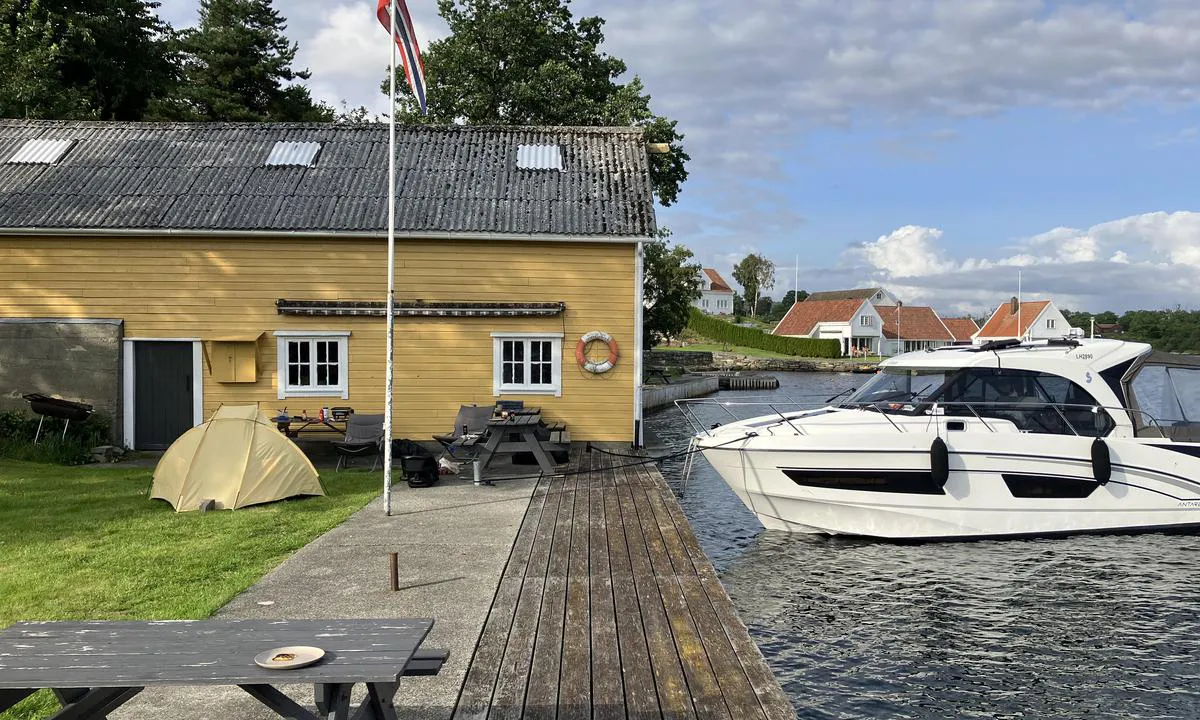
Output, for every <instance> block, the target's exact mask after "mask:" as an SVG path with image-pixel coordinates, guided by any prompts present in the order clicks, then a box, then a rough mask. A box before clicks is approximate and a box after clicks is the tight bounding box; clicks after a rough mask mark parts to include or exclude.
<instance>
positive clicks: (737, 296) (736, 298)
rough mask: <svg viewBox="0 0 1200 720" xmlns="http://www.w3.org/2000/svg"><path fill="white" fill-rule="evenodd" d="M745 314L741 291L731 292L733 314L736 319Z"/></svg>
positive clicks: (744, 300)
mask: <svg viewBox="0 0 1200 720" xmlns="http://www.w3.org/2000/svg"><path fill="white" fill-rule="evenodd" d="M745 314H746V299H745V298H744V297H742V295H741V293H734V294H733V316H734V318H735V319H737V320H739V321H740V320H741V316H742V315H745Z"/></svg>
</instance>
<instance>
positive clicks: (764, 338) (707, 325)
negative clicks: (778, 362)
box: [688, 308, 842, 358]
mask: <svg viewBox="0 0 1200 720" xmlns="http://www.w3.org/2000/svg"><path fill="white" fill-rule="evenodd" d="M688 327H689V328H691V329H692V330H694V331H695V332H696V333H697V334H698V335H703V336H704V337H706V338H709V339H711V340H715V341H716V342H721V343H728V344H730V345H738V346H741V347H752V348H758V349H759V350H770V351H771V352H777V353H782V354H784V355H796V356H799V357H819V358H835V357H841V356H842V352H841V350H842V348H841V343H840V342H838V341H837V340H817V339H815V338H796V337H783V336H780V335H772V334H771V333H766V332H763V331H762V330H759V329H757V328H745V327H739V326H737V325H734V324H733V323H729V322H725V321H724V320H719V319H717V318H715V317H712V316H711V315H705V314H704V313H702V312H700V311H699V310H697V309H696V308H692V315H691V317H690V318H689V319H688Z"/></svg>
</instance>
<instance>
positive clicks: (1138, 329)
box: [1062, 307, 1200, 353]
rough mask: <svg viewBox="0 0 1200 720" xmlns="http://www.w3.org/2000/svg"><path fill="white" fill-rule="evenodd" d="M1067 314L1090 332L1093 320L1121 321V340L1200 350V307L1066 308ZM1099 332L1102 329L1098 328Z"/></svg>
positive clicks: (1074, 323) (1184, 350)
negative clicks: (1123, 310) (1124, 310)
mask: <svg viewBox="0 0 1200 720" xmlns="http://www.w3.org/2000/svg"><path fill="white" fill-rule="evenodd" d="M1062 313H1063V316H1064V317H1065V318H1066V319H1067V322H1068V323H1070V324H1071V326H1072V327H1077V328H1081V329H1082V330H1083V332H1084V335H1085V336H1086V335H1087V334H1088V333H1089V332H1090V331H1091V320H1092V318H1093V317H1094V318H1095V320H1096V324H1097V325H1100V324H1119V325H1120V326H1121V332H1120V334H1119V335H1116V336H1114V337H1117V338H1119V339H1121V340H1132V341H1134V342H1144V343H1150V344H1151V345H1153V346H1154V349H1155V350H1164V351H1166V352H1181V353H1200V311H1198V310H1184V309H1183V308H1178V307H1177V308H1175V309H1173V310H1130V311H1129V312H1127V313H1125V314H1124V315H1121V316H1120V317H1118V316H1117V314H1116V313H1115V312H1112V311H1111V310H1106V311H1104V312H1101V313H1096V314H1095V315H1093V314H1092V313H1087V312H1075V311H1072V310H1063V311H1062ZM1097 332H1099V330H1097Z"/></svg>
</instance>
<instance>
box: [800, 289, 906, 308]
mask: <svg viewBox="0 0 1200 720" xmlns="http://www.w3.org/2000/svg"><path fill="white" fill-rule="evenodd" d="M808 299H809V300H870V301H871V304H872V305H874V306H876V307H879V306H880V305H898V304H899V303H900V298H898V297H896V296H895V295H893V294H892V293H891V292H890V291H889V290H887V289H886V288H881V287H867V288H854V289H853V290H821V291H818V292H814V293H810V294H809V296H808Z"/></svg>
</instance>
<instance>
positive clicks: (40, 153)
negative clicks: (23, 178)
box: [8, 138, 75, 165]
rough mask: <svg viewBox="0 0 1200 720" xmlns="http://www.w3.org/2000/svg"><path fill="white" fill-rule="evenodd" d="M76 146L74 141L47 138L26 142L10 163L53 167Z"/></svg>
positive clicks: (11, 158) (10, 159)
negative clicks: (64, 154)
mask: <svg viewBox="0 0 1200 720" xmlns="http://www.w3.org/2000/svg"><path fill="white" fill-rule="evenodd" d="M74 144H75V141H74V140H50V139H47V138H36V139H33V140H26V141H25V144H24V145H22V146H21V147H20V148H18V149H17V151H16V152H15V153H13V156H12V157H10V158H9V159H8V161H9V162H10V163H18V164H20V163H27V164H32V165H52V164H54V163H56V162H58V159H59V158H61V157H62V156H63V153H65V152H66V151H67V150H70V149H71V146H72V145H74Z"/></svg>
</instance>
